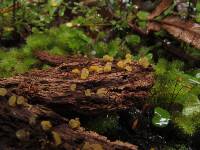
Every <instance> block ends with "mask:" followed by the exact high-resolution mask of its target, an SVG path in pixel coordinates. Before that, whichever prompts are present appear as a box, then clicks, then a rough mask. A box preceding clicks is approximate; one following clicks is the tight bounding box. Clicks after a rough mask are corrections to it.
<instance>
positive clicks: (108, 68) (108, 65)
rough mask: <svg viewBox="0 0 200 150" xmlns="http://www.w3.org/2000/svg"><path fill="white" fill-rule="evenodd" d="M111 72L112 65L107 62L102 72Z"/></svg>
mask: <svg viewBox="0 0 200 150" xmlns="http://www.w3.org/2000/svg"><path fill="white" fill-rule="evenodd" d="M111 70H112V63H110V62H108V63H106V65H105V66H104V68H103V71H104V72H110V71H111Z"/></svg>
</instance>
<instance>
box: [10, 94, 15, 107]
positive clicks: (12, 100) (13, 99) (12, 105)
mask: <svg viewBox="0 0 200 150" xmlns="http://www.w3.org/2000/svg"><path fill="white" fill-rule="evenodd" d="M16 102H17V96H16V95H13V96H11V97H10V98H9V99H8V105H9V106H11V107H15V106H16V105H17V104H16Z"/></svg>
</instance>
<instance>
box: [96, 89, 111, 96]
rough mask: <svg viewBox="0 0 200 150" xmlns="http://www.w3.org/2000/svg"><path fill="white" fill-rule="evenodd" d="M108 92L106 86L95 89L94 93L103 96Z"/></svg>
mask: <svg viewBox="0 0 200 150" xmlns="http://www.w3.org/2000/svg"><path fill="white" fill-rule="evenodd" d="M107 93H108V90H107V89H106V88H100V89H98V90H97V92H96V94H97V95H98V96H100V97H103V96H105V95H106V94H107Z"/></svg>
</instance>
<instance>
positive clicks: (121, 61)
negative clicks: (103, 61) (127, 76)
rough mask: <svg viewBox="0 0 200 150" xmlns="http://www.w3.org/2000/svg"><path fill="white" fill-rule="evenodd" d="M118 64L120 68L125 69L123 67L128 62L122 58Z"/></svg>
mask: <svg viewBox="0 0 200 150" xmlns="http://www.w3.org/2000/svg"><path fill="white" fill-rule="evenodd" d="M117 66H118V67H119V68H121V69H123V68H124V67H125V66H126V64H125V63H124V61H123V60H120V61H118V62H117Z"/></svg>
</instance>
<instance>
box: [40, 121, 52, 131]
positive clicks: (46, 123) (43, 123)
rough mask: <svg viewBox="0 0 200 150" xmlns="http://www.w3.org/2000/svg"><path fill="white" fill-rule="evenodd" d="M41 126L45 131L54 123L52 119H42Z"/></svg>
mask: <svg viewBox="0 0 200 150" xmlns="http://www.w3.org/2000/svg"><path fill="white" fill-rule="evenodd" d="M41 127H42V129H43V130H44V131H48V130H50V129H51V128H52V124H51V122H50V121H47V120H44V121H41Z"/></svg>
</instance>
